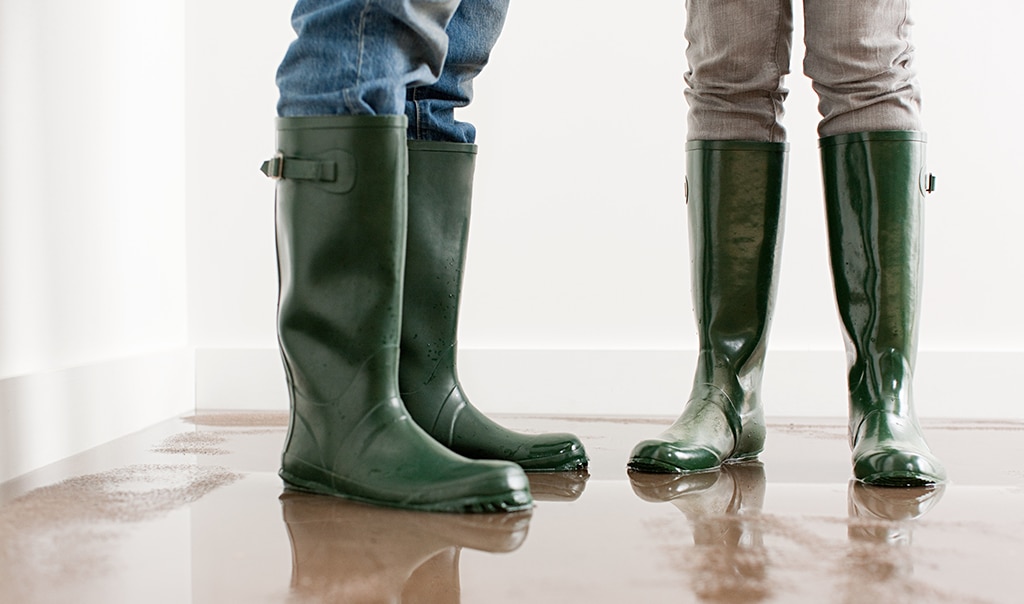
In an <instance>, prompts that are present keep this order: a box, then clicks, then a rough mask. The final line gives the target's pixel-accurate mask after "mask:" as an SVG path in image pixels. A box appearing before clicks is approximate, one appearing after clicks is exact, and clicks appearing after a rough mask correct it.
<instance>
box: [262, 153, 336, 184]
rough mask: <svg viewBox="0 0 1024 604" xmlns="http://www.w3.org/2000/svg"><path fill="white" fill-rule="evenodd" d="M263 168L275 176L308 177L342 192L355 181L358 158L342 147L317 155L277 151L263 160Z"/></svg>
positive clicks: (285, 177) (280, 178)
mask: <svg viewBox="0 0 1024 604" xmlns="http://www.w3.org/2000/svg"><path fill="white" fill-rule="evenodd" d="M260 171H261V172H263V173H264V174H266V175H267V177H268V178H272V179H274V180H282V179H289V180H309V181H313V182H315V183H317V184H319V185H321V186H322V187H325V188H327V189H329V190H331V191H334V192H339V193H343V192H346V191H349V190H351V189H352V187H353V186H354V185H355V158H354V157H352V155H351V154H350V153H347V152H345V151H340V150H335V151H328V152H326V153H323V154H320V156H319V158H317V159H299V158H296V157H286V156H285V154H284V153H283V152H281V151H278V152H277V153H275V154H274V156H273V157H271V158H270V159H268V160H267V161H265V162H263V165H262V166H260Z"/></svg>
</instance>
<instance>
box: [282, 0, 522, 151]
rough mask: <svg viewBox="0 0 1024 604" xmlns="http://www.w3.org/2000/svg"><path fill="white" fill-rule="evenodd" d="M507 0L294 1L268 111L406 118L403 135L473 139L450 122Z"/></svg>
mask: <svg viewBox="0 0 1024 604" xmlns="http://www.w3.org/2000/svg"><path fill="white" fill-rule="evenodd" d="M507 11H508V0H461V1H460V0H299V1H298V2H297V3H296V5H295V10H294V11H293V13H292V27H293V28H294V29H295V33H296V34H297V38H296V40H295V41H294V42H292V44H291V45H290V46H289V47H288V51H287V53H286V54H285V57H284V60H283V61H282V62H281V65H280V67H279V68H278V72H277V85H278V89H279V91H280V98H279V100H278V106H277V111H278V115H280V116H282V117H294V116H311V115H360V114H361V115H400V114H403V113H404V114H406V115H408V116H409V136H410V138H422V139H426V140H437V141H449V142H465V143H471V142H474V139H475V137H476V131H475V129H474V128H473V126H472V125H471V124H468V123H464V122H459V121H457V120H456V119H455V109H456V108H458V107H464V106H466V105H468V104H469V102H470V101H471V100H472V96H473V78H475V77H476V76H477V74H479V73H480V71H481V70H482V69H483V68H484V66H485V65H486V64H487V60H488V58H489V56H490V52H491V48H492V47H493V46H494V43H495V42H496V41H497V39H498V35H499V34H500V33H501V29H502V26H503V25H504V22H505V15H506V12H507Z"/></svg>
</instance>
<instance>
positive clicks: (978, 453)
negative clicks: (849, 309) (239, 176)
mask: <svg viewBox="0 0 1024 604" xmlns="http://www.w3.org/2000/svg"><path fill="white" fill-rule="evenodd" d="M501 419H502V421H503V422H504V423H506V424H508V425H510V426H514V427H518V428H520V429H531V430H558V431H562V430H569V431H574V432H576V433H577V434H579V435H580V436H581V437H582V438H583V441H584V443H585V444H586V445H587V448H588V450H589V451H590V453H591V457H592V462H591V468H590V473H589V475H587V474H565V475H537V476H534V477H533V479H532V481H531V487H532V490H533V492H534V496H535V499H537V505H536V507H535V508H534V510H533V511H532V512H527V513H520V514H505V515H480V516H470V515H467V516H462V515H448V514H422V513H412V512H403V511H396V510H384V509H376V508H373V507H369V506H364V505H360V504H354V503H349V502H345V501H342V500H335V499H330V498H324V497H318V496H311V495H303V494H294V493H284V492H283V490H282V485H281V482H280V480H279V479H278V478H277V476H276V474H275V471H276V468H277V463H278V455H279V451H280V446H281V442H282V439H283V437H284V430H285V423H286V418H285V416H284V414H272V413H267V414H261V413H233V414H215V413H210V414H202V415H199V416H196V417H190V418H183V419H176V420H172V421H169V422H165V423H163V424H160V425H158V426H154V427H153V428H151V429H149V430H147V431H145V432H142V433H139V434H135V435H132V436H130V437H126V438H123V439H120V440H118V441H115V442H112V443H109V444H107V445H104V446H103V447H99V448H97V449H94V450H92V451H89V452H87V453H84V454H82V455H79V456H76V457H74V458H71V459H68V460H65V461H63V462H60V463H57V464H54V465H52V466H49V467H46V468H43V469H41V470H38V471H36V472H33V473H31V474H28V475H25V476H22V477H20V478H17V479H15V480H12V481H9V482H7V483H4V484H2V485H0V602H4V603H7V602H19V603H22V602H29V603H31V602H62V603H63V602H77V603H81V604H88V603H92V602H104V603H109V602H147V603H161V602H175V603H177V602H193V603H197V604H198V603H215V602H216V603H221V602H247V603H248V602H289V603H293V602H407V603H409V602H427V603H430V602H446V603H450V602H459V601H461V602H467V603H474V602H483V603H489V604H490V603H503V602H557V603H559V604H564V603H565V602H626V601H629V602H661V601H665V602H669V601H671V602H722V603H724V602H747V603H750V602H787V603H788V602H856V603H858V604H862V603H865V602H868V603H871V604H874V603H875V602H886V603H890V602H958V603H959V602H1020V601H1021V596H1020V587H1019V584H1018V581H1020V580H1024V578H1022V577H1021V576H1019V575H1017V574H1016V573H1017V572H1018V569H1019V568H1021V567H1022V565H1024V513H1022V510H1024V466H1019V465H1018V460H1022V459H1024V423H1021V422H962V421H961V422H934V421H933V422H930V423H927V429H928V434H929V439H930V441H931V444H932V447H933V449H934V450H935V451H936V453H938V454H939V455H940V456H941V457H942V458H943V460H944V461H945V462H946V465H947V467H948V469H949V472H950V476H951V478H952V481H951V483H950V484H949V485H947V486H946V487H945V488H943V489H932V490H927V489H909V490H902V489H875V488H868V487H864V486H862V485H859V484H853V483H850V482H849V465H848V464H849V462H848V456H849V454H848V449H847V445H846V442H845V439H844V428H843V427H842V425H841V423H840V422H839V421H838V420H837V421H834V422H829V421H822V420H815V421H785V420H776V421H774V422H770V423H769V442H768V449H767V452H766V453H765V454H764V455H762V457H761V461H760V463H752V464H745V465H737V466H732V467H729V468H727V469H726V470H725V471H722V472H719V473H712V474H703V475H697V476H691V477H685V478H684V477H673V476H665V475H646V476H645V475H633V476H631V475H629V474H628V473H627V472H626V470H625V468H624V464H625V460H626V457H627V455H628V453H629V450H630V449H631V448H632V446H633V444H634V443H635V442H637V441H638V440H641V439H643V438H645V437H648V436H651V435H653V434H654V433H656V432H659V431H660V429H661V428H660V425H661V424H664V423H667V422H668V421H670V420H669V419H667V418H666V419H663V420H650V419H636V418H633V419H624V418H614V419H612V418H529V417H505V418H501Z"/></svg>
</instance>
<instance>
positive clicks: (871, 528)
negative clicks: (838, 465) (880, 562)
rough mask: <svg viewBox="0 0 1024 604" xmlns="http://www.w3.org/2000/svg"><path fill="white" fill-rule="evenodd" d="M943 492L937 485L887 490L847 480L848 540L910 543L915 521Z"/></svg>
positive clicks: (941, 486) (894, 543)
mask: <svg viewBox="0 0 1024 604" xmlns="http://www.w3.org/2000/svg"><path fill="white" fill-rule="evenodd" d="M944 491H945V487H944V486H943V485H939V486H938V487H916V488H909V489H886V488H883V487H873V486H870V485H866V484H863V483H860V482H857V481H852V480H851V481H850V486H849V489H848V491H847V498H848V503H849V513H850V521H851V522H850V530H849V537H850V539H851V540H857V541H869V542H874V543H879V544H883V543H884V544H888V545H910V542H911V528H912V523H913V521H914V520H917V519H918V518H920V517H922V516H924V515H925V514H927V513H928V512H929V511H931V509H932V508H934V507H935V506H936V505H937V504H938V503H939V500H940V499H942V494H943V492H944Z"/></svg>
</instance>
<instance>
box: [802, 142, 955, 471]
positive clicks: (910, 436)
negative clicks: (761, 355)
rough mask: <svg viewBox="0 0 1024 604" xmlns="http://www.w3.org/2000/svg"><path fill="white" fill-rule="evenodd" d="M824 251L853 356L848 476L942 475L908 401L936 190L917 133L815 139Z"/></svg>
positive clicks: (849, 351)
mask: <svg viewBox="0 0 1024 604" xmlns="http://www.w3.org/2000/svg"><path fill="white" fill-rule="evenodd" d="M821 162H822V172H823V175H824V184H825V206H826V213H827V217H828V238H829V249H830V250H831V262H832V276H833V281H834V284H835V293H836V302H837V303H838V307H839V317H840V320H841V322H842V325H843V335H844V336H845V339H846V351H847V359H849V375H848V378H849V389H850V446H851V448H852V449H853V473H854V477H855V478H857V479H858V480H860V481H863V482H865V483H868V484H873V485H879V486H918V485H927V484H937V483H941V482H943V481H944V480H945V479H946V472H945V470H944V469H943V467H942V464H941V463H940V462H939V460H938V459H936V458H935V456H934V455H932V453H931V451H930V450H929V448H928V444H927V443H926V442H925V439H924V434H923V433H922V431H921V427H920V425H919V424H918V421H917V417H916V415H915V412H914V407H913V396H912V381H913V375H914V361H915V357H916V356H917V317H918V308H919V306H920V293H921V259H922V246H921V243H922V241H921V240H922V237H921V231H922V221H921V219H922V202H923V200H924V195H925V193H926V192H928V191H930V190H931V189H932V184H933V183H932V179H931V177H930V176H928V175H927V174H926V172H925V136H924V134H922V133H920V132H909V131H888V132H861V133H855V134H844V135H839V136H832V137H828V138H824V139H822V140H821Z"/></svg>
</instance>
